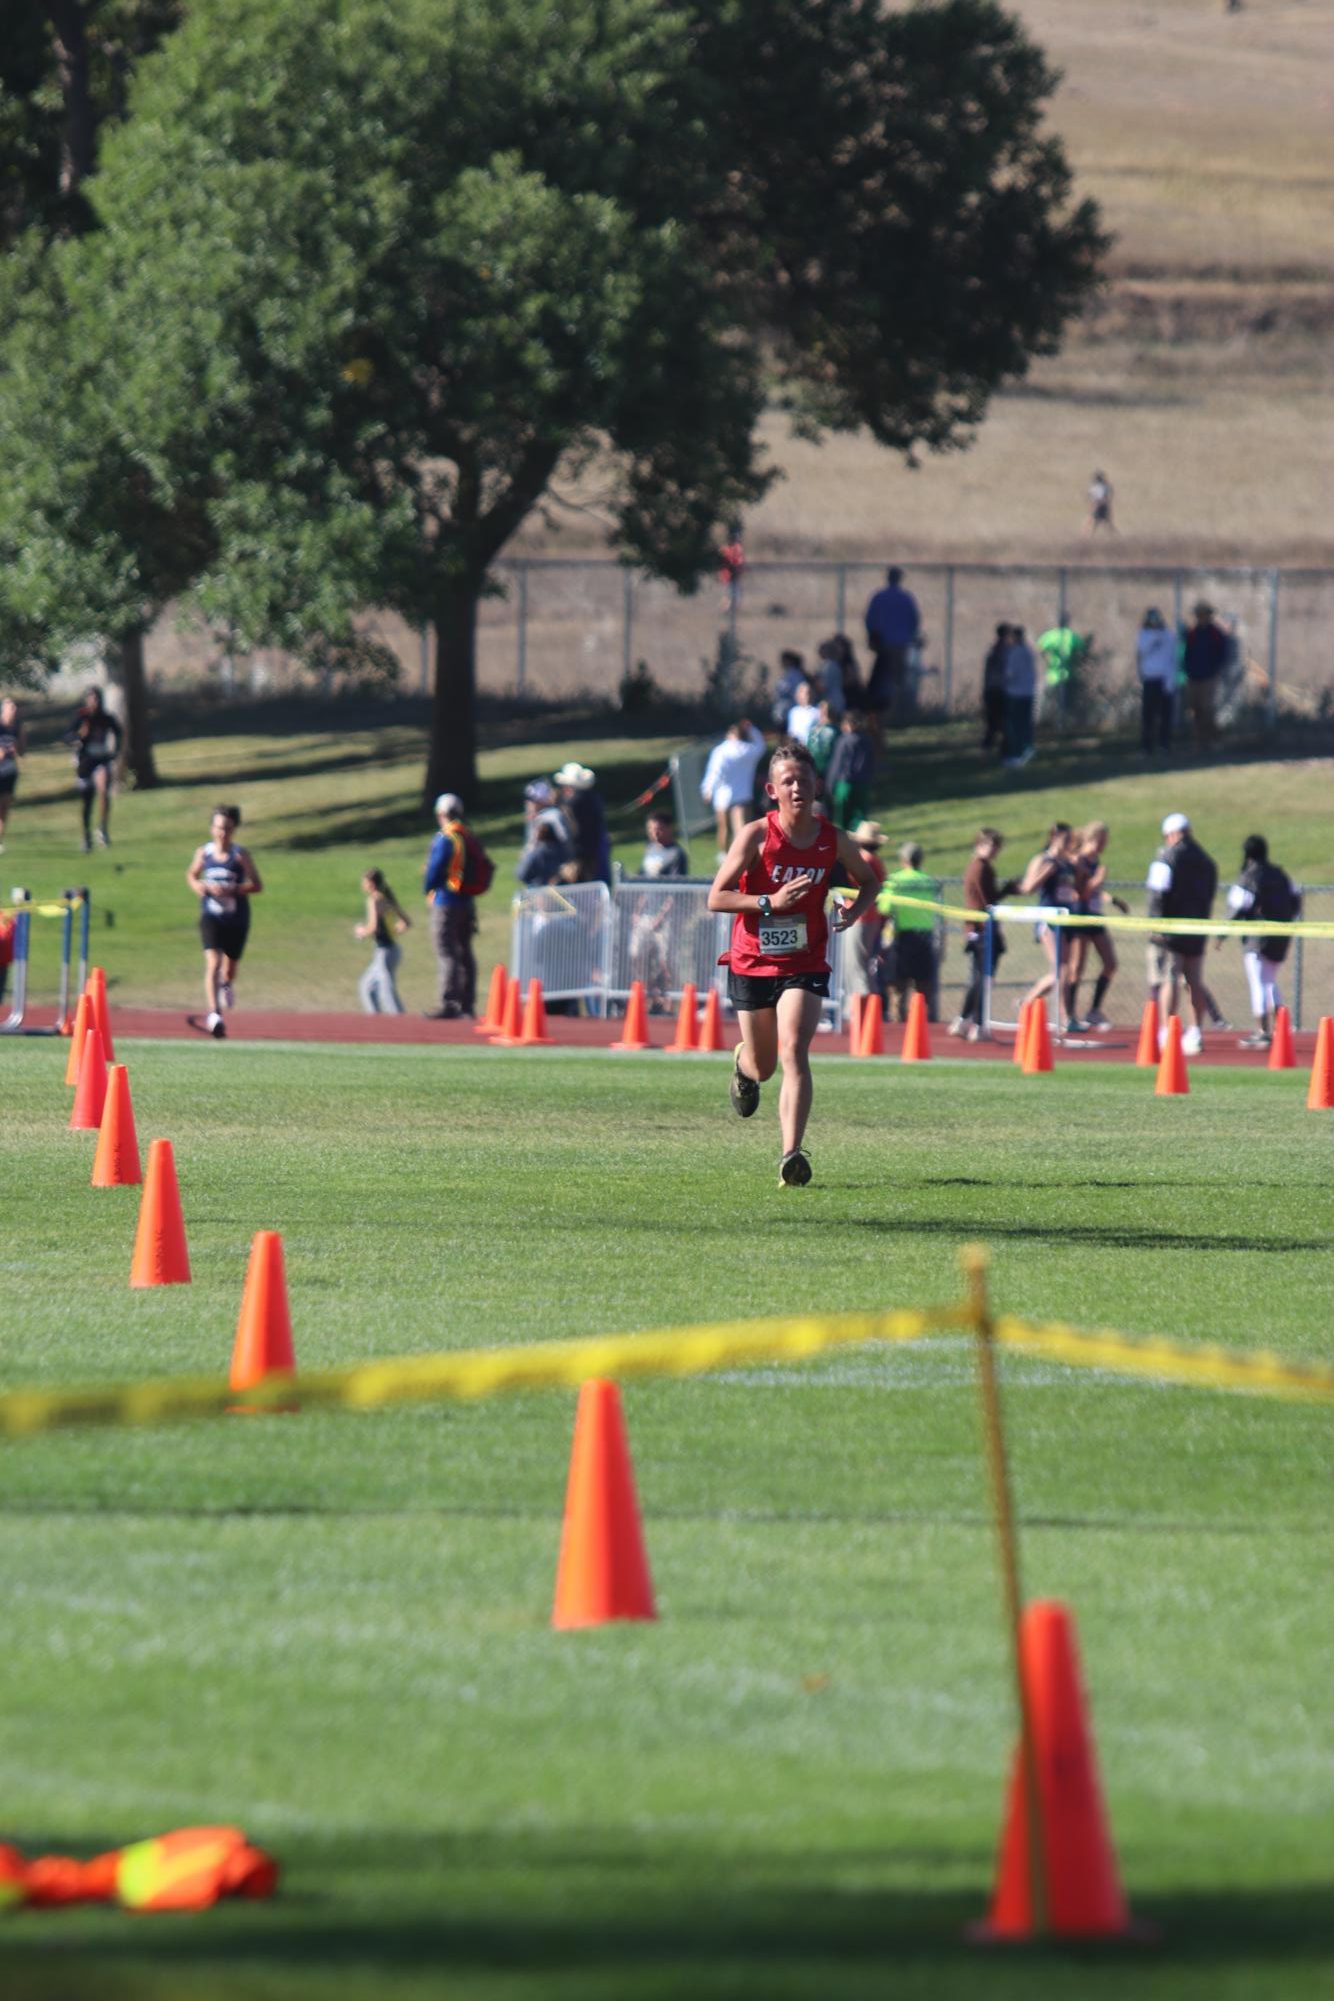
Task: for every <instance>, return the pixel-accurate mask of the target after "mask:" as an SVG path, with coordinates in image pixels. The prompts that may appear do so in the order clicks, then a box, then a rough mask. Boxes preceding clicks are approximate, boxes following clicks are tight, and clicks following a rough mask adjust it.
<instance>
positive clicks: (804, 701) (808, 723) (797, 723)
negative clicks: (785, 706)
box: [787, 681, 820, 743]
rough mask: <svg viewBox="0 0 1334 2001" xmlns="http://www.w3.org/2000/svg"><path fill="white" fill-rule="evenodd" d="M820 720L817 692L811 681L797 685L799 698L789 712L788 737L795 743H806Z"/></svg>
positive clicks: (800, 682)
mask: <svg viewBox="0 0 1334 2001" xmlns="http://www.w3.org/2000/svg"><path fill="white" fill-rule="evenodd" d="M819 720H820V709H819V705H818V703H817V702H816V699H815V690H814V688H812V686H811V684H810V682H809V681H799V682H798V683H797V698H796V700H795V701H794V702H793V704H792V707H791V708H790V709H789V710H788V712H787V735H788V736H789V737H790V738H791V739H792V741H793V743H805V741H806V739H807V737H808V736H809V735H810V733H811V731H812V730H813V729H814V728H815V725H816V724H817V723H818V722H819Z"/></svg>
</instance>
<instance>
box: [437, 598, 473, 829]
mask: <svg viewBox="0 0 1334 2001" xmlns="http://www.w3.org/2000/svg"><path fill="white" fill-rule="evenodd" d="M480 587H481V580H480V578H473V577H464V578H460V579H457V580H456V579H450V580H449V581H448V582H446V583H443V584H442V585H441V587H440V590H439V593H438V595H437V597H436V601H435V621H434V622H435V698H434V701H433V702H432V705H431V739H430V748H429V750H428V752H427V759H426V786H425V791H424V794H423V796H424V798H425V801H426V804H427V805H428V806H429V805H430V803H431V801H432V800H433V799H434V798H435V797H436V795H437V794H438V793H441V792H457V793H458V795H459V797H460V798H461V799H462V801H463V803H464V805H465V806H466V807H467V808H468V810H469V812H471V811H473V809H474V808H475V806H476V803H477V598H478V592H479V590H480Z"/></svg>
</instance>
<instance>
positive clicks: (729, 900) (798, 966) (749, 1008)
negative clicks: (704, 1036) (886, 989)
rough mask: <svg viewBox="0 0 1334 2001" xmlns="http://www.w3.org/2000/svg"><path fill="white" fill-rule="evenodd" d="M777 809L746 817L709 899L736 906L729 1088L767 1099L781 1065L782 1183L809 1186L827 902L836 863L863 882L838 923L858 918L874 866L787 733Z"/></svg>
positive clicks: (747, 1112) (752, 1108)
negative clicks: (820, 807)
mask: <svg viewBox="0 0 1334 2001" xmlns="http://www.w3.org/2000/svg"><path fill="white" fill-rule="evenodd" d="M764 790H765V793H766V795H767V797H768V799H769V801H770V802H771V808H772V810H771V811H770V812H768V813H767V814H766V815H765V817H764V818H763V819H762V820H752V821H751V823H750V824H749V826H746V827H743V828H742V829H741V832H740V833H739V834H738V835H737V836H736V838H735V840H734V841H733V842H732V845H731V847H730V848H729V849H728V851H727V855H726V858H725V859H724V861H723V864H722V867H721V868H720V869H719V870H718V873H717V875H716V876H715V877H714V879H713V884H712V886H711V888H710V890H709V909H710V910H713V911H719V912H722V913H725V914H726V915H728V916H730V917H731V918H732V920H733V923H732V937H731V943H730V944H729V946H728V949H727V951H726V952H725V953H724V955H723V959H722V961H720V963H724V964H726V966H727V969H728V972H727V997H728V999H729V1000H730V1002H731V1003H732V1006H733V1007H734V1008H735V1010H736V1013H737V1019H738V1021H739V1023H740V1027H741V1040H740V1042H739V1043H738V1044H737V1048H736V1054H735V1057H734V1059H733V1065H732V1083H731V1090H730V1096H731V1100H732V1109H733V1110H734V1111H735V1112H736V1114H737V1116H738V1118H743V1119H748V1118H751V1117H752V1116H753V1114H754V1113H755V1112H757V1111H758V1110H759V1106H760V1087H761V1085H763V1084H765V1083H766V1082H767V1081H768V1079H769V1078H770V1077H772V1076H773V1074H774V1071H775V1070H776V1069H777V1068H778V1066H779V1064H780V1063H781V1064H782V1068H783V1083H782V1088H781V1090H780V1092H779V1098H778V1120H779V1127H780V1130H781V1133H782V1160H781V1162H780V1164H779V1169H778V1184H779V1186H780V1188H804V1187H805V1185H806V1183H807V1182H808V1181H809V1180H810V1178H811V1163H810V1160H809V1158H808V1156H807V1154H806V1150H805V1146H804V1141H805V1137H806V1121H807V1119H808V1118H809V1116H810V1109H811V1062H810V1050H811V1041H812V1039H813V1037H814V1035H815V1031H816V1028H817V1026H818V1025H819V1020H820V1012H821V1003H822V1000H823V998H824V996H826V995H827V994H828V992H829V955H828V952H827V950H826V943H827V940H828V936H829V923H828V920H827V918H826V916H825V902H826V899H827V898H828V895H829V880H830V876H831V874H832V873H833V869H834V866H835V863H838V862H841V863H842V865H843V867H844V868H845V869H846V871H847V874H848V878H849V880H850V881H851V882H853V883H854V884H855V885H856V888H857V894H856V896H855V897H854V899H853V901H852V902H851V903H850V904H848V905H847V906H846V908H845V909H843V910H842V911H840V912H839V914H838V915H837V916H836V917H835V918H834V920H833V922H834V928H835V929H836V930H838V931H846V930H848V929H849V927H850V926H852V925H854V924H856V923H857V922H858V921H859V920H860V918H861V916H862V913H863V912H864V911H865V910H866V909H867V908H868V907H869V905H870V904H871V902H872V901H873V899H874V896H875V876H874V873H873V872H872V870H871V869H870V867H869V866H868V864H867V863H866V861H865V860H864V859H863V857H862V854H861V851H860V849H859V848H858V847H857V844H856V842H855V841H853V840H852V839H851V838H850V836H849V835H847V834H844V833H840V832H839V831H838V829H837V828H836V827H835V826H834V825H833V823H832V821H830V820H826V819H824V818H822V817H821V816H820V815H819V814H818V813H817V812H816V810H815V793H816V776H815V767H814V765H813V764H812V763H811V756H810V752H809V751H808V750H807V748H806V746H805V744H801V743H793V742H792V741H791V740H790V739H789V740H785V741H784V742H783V743H780V744H779V745H778V748H777V749H776V750H775V751H774V754H773V756H772V757H771V758H770V760H769V771H768V777H767V779H766V782H765V787H764Z"/></svg>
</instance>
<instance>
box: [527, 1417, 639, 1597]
mask: <svg viewBox="0 0 1334 2001" xmlns="http://www.w3.org/2000/svg"><path fill="white" fill-rule="evenodd" d="M657 1616H658V1614H657V1608H656V1607H655V1605H654V1603H653V1583H652V1579H651V1578H650V1576H649V1568H648V1558H647V1556H646V1555H645V1553H644V1537H643V1532H642V1530H641V1528H640V1525H639V1503H638V1501H637V1500H636V1498H635V1476H634V1469H633V1467H632V1466H631V1464H630V1446H629V1443H628V1441H627V1439H626V1435H625V1420H624V1418H623V1417H622V1415H621V1398H620V1392H619V1391H618V1389H617V1388H616V1385H615V1383H608V1382H601V1381H598V1380H594V1381H592V1382H587V1383H585V1384H584V1386H583V1388H582V1389H581V1390H580V1392H579V1409H578V1413H577V1415H576V1417H575V1421H574V1449H573V1451H572V1452H571V1454H570V1479H569V1485H568V1487H567V1488H566V1492H565V1526H564V1529H563V1530H562V1532H561V1539H560V1564H559V1567H558V1569H557V1572H556V1603H555V1606H554V1608H553V1610H552V1614H551V1623H552V1625H553V1626H555V1627H557V1628H558V1629H561V1630H568V1629H569V1628H570V1627H573V1626H603V1625H606V1624H607V1622H608V1621H609V1620H612V1619H656V1618H657Z"/></svg>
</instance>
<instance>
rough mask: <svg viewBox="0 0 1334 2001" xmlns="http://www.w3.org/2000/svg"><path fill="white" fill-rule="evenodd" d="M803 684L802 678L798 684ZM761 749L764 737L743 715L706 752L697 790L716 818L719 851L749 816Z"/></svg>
mask: <svg viewBox="0 0 1334 2001" xmlns="http://www.w3.org/2000/svg"><path fill="white" fill-rule="evenodd" d="M801 685H802V686H803V687H805V685H806V684H805V682H804V681H803V682H802V684H801ZM763 752H764V738H763V737H762V736H761V734H760V732H759V731H758V730H757V729H756V727H755V725H754V723H752V722H748V721H747V720H746V718H745V717H744V716H742V717H741V719H740V720H739V721H738V722H734V723H732V724H730V725H729V727H728V731H727V734H726V736H725V737H724V738H723V740H722V742H721V743H716V744H715V745H714V746H713V749H712V750H711V751H710V752H709V761H708V763H707V764H706V765H705V767H704V777H703V780H702V782H701V784H700V788H699V789H700V792H701V794H702V795H703V797H704V799H705V801H706V802H707V804H708V805H710V806H712V808H713V811H714V817H715V818H716V820H717V822H718V851H719V853H720V854H726V852H727V847H728V843H729V842H730V841H731V839H732V836H733V835H734V834H738V833H740V831H741V829H742V828H743V827H744V826H745V824H746V822H747V820H749V819H750V818H751V815H752V812H753V807H754V799H755V769H756V766H757V765H758V764H759V761H760V758H761V756H762V755H763Z"/></svg>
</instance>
